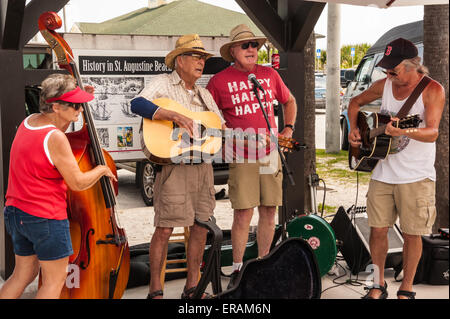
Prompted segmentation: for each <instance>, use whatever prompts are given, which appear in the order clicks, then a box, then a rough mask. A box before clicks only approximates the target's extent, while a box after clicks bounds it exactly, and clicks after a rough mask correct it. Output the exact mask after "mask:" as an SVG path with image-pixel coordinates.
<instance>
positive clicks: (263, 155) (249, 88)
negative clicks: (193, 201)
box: [207, 24, 297, 288]
mask: <svg viewBox="0 0 450 319" xmlns="http://www.w3.org/2000/svg"><path fill="white" fill-rule="evenodd" d="M265 41H266V38H265V37H258V36H255V34H254V33H253V32H252V31H251V30H250V28H249V27H248V26H247V25H244V24H240V25H238V26H236V27H234V28H233V29H232V30H231V32H230V38H229V42H227V43H225V44H224V45H223V46H222V47H221V48H220V54H221V55H222V57H223V58H224V59H225V60H226V61H228V62H234V64H232V65H231V66H229V67H228V68H226V69H225V70H223V71H222V72H219V73H217V74H216V75H215V76H214V77H212V78H211V80H210V82H209V83H208V86H207V89H208V90H209V91H210V92H211V94H212V96H213V97H214V100H215V101H216V103H217V105H218V106H219V109H220V110H221V111H222V113H223V116H224V118H225V120H226V126H227V127H229V128H233V129H242V130H245V132H248V133H262V134H264V135H265V136H266V135H267V134H269V129H268V126H267V123H266V121H265V118H264V115H263V113H262V110H261V109H260V104H259V103H258V100H257V97H256V95H255V93H254V92H253V83H252V82H251V81H250V80H249V75H250V74H254V75H255V77H256V79H257V80H258V82H259V83H260V84H261V86H262V88H263V89H264V91H262V90H260V91H259V92H258V94H259V97H260V99H261V101H262V104H263V107H264V109H265V111H266V112H267V115H268V118H269V121H270V127H271V128H272V129H273V131H272V132H273V133H274V135H278V130H277V125H276V121H275V116H274V109H273V104H274V101H275V100H277V101H278V102H279V103H280V104H282V105H284V119H285V123H286V125H285V127H284V128H283V130H282V131H281V133H280V134H279V135H282V136H285V137H292V133H293V131H294V124H295V119H296V114H297V104H296V102H295V98H294V97H293V95H292V94H291V93H290V91H289V89H288V88H287V87H286V85H285V84H284V83H283V81H282V79H281V77H280V76H279V74H278V73H277V72H276V71H275V70H274V69H272V68H270V67H265V66H261V65H258V64H257V61H258V50H259V49H260V48H261V46H262V45H263V44H264V43H265ZM270 146H271V147H266V148H262V149H261V148H259V149H255V148H253V149H252V148H251V147H250V144H249V145H245V146H243V147H241V149H238V148H236V149H235V152H236V153H239V151H241V154H243V158H244V160H243V161H242V160H239V158H237V160H236V161H235V163H230V170H229V180H228V185H229V197H230V201H231V204H232V207H233V209H234V218H233V225H232V230H231V240H232V246H233V271H232V276H231V280H230V284H229V286H228V287H229V288H230V287H232V286H233V284H234V283H235V279H236V277H237V274H238V273H239V270H240V269H241V267H242V261H243V256H244V252H245V247H246V243H247V238H248V231H249V225H250V221H251V219H252V216H253V210H254V208H255V207H258V212H259V220H258V234H257V242H258V254H259V256H260V257H262V256H265V255H267V254H268V252H269V250H270V246H271V243H272V240H273V235H274V231H275V220H274V219H275V213H276V207H277V206H280V205H282V178H283V173H282V168H281V161H280V158H279V156H278V152H277V149H276V147H275V145H274V144H273V143H272V145H270ZM242 162H244V163H242ZM267 162H269V164H267ZM267 165H268V166H270V167H271V169H267V168H268V167H267Z"/></svg>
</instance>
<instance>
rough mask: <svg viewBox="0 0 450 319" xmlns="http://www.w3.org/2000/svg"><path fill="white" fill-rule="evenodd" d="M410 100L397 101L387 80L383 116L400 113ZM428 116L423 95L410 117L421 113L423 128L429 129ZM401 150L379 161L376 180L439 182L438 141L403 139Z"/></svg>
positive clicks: (382, 103)
mask: <svg viewBox="0 0 450 319" xmlns="http://www.w3.org/2000/svg"><path fill="white" fill-rule="evenodd" d="M406 99H407V98H406ZM406 99H404V100H401V101H399V100H397V99H395V97H394V95H393V93H392V81H390V80H389V79H386V83H385V85H384V91H383V97H382V102H381V110H380V113H382V114H389V115H395V114H397V112H398V111H400V108H401V107H402V106H403V104H404V103H405V102H406ZM424 113H425V107H424V105H423V97H422V94H420V96H419V98H418V99H417V100H416V102H415V103H414V104H413V106H412V108H411V110H410V111H409V114H419V115H420V118H421V119H422V123H420V125H419V127H425V116H424ZM398 148H399V150H398V151H399V152H398V153H395V154H390V155H388V156H387V157H386V159H384V160H380V161H378V164H377V165H376V166H375V169H374V170H373V173H372V179H374V180H377V181H381V182H384V183H389V184H406V183H413V182H417V181H420V180H423V179H425V178H429V179H431V180H433V181H436V170H435V169H434V160H435V157H436V144H435V143H434V142H433V143H425V142H419V141H416V140H414V139H411V138H409V137H406V136H402V137H401V140H400V143H399V145H398Z"/></svg>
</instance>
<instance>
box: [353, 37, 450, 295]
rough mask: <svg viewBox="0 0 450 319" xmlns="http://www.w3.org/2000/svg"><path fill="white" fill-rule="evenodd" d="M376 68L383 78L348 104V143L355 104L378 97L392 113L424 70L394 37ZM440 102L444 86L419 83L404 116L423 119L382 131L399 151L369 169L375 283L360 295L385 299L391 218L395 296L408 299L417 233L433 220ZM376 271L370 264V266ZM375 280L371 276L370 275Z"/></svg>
mask: <svg viewBox="0 0 450 319" xmlns="http://www.w3.org/2000/svg"><path fill="white" fill-rule="evenodd" d="M377 66H379V67H381V68H384V69H386V74H387V77H386V78H384V79H381V80H379V81H376V82H375V83H373V85H372V86H371V87H370V88H368V89H367V90H366V91H364V92H363V93H361V94H360V95H358V96H356V97H354V98H353V99H352V100H351V101H350V104H349V108H348V114H349V118H350V133H349V136H348V139H349V142H350V144H351V146H352V147H359V146H360V145H361V136H360V131H359V128H358V127H357V115H358V112H359V110H360V107H361V106H363V105H366V104H368V103H370V102H372V101H374V100H376V99H379V98H382V105H381V110H380V112H381V113H385V114H390V115H391V116H395V114H397V112H398V111H399V110H400V108H401V107H402V105H403V104H404V102H405V101H406V99H407V98H408V97H409V96H410V95H411V93H412V92H413V90H414V88H415V87H416V86H417V84H418V83H419V82H420V81H421V80H422V78H423V77H424V76H425V75H426V74H427V69H426V68H425V67H424V66H423V65H421V63H420V57H418V51H417V48H416V46H415V45H414V44H413V43H412V42H410V41H408V40H405V39H402V38H399V39H396V40H394V41H392V42H391V43H389V44H388V45H387V46H386V49H385V52H384V56H383V58H382V59H381V60H380V62H379V63H378V64H377ZM444 104H445V91H444V88H443V87H442V86H441V85H440V84H439V83H438V82H436V81H434V80H431V82H430V83H429V84H428V85H427V86H426V87H425V89H424V90H423V92H422V94H421V95H420V96H419V98H418V99H417V101H416V102H415V103H414V105H413V106H412V108H411V110H410V112H409V114H419V115H420V117H421V119H422V120H423V122H422V124H421V125H420V126H419V128H417V129H414V130H410V129H409V130H408V129H400V128H396V127H394V126H393V125H392V121H395V120H397V119H396V118H392V121H391V123H389V124H388V125H387V127H386V131H385V134H387V135H390V136H393V137H395V136H398V137H401V142H400V143H399V145H400V147H399V152H398V153H396V154H391V155H388V156H387V157H386V159H384V160H380V161H379V162H378V164H377V166H376V167H375V169H374V171H373V174H372V178H371V181H370V185H369V191H368V194H367V215H368V218H369V226H370V227H371V232H370V241H369V245H370V252H371V257H372V262H373V264H374V265H376V266H377V267H378V270H379V274H376V275H379V276H378V278H379V282H378V283H377V282H374V285H373V286H372V287H369V292H368V293H367V295H366V296H364V297H363V298H364V299H386V298H387V295H388V294H387V290H386V288H387V284H386V282H385V280H384V265H385V261H386V256H387V251H388V247H389V246H388V236H387V234H388V229H389V227H392V226H393V225H394V223H395V222H396V220H397V217H398V218H399V221H400V228H401V230H402V233H403V239H404V246H403V273H404V277H403V280H402V284H401V286H400V288H399V290H398V291H397V296H398V298H399V299H414V297H415V292H413V290H412V288H413V287H412V286H413V281H414V276H415V273H416V269H417V265H418V263H419V260H420V257H421V255H422V238H421V235H425V234H429V233H431V232H432V226H433V223H434V220H435V218H436V208H435V180H436V172H435V169H434V159H435V152H436V146H435V141H436V139H437V137H438V135H439V131H438V128H439V122H440V120H441V115H442V111H443V109H444ZM375 269H376V268H375ZM375 278H377V276H375Z"/></svg>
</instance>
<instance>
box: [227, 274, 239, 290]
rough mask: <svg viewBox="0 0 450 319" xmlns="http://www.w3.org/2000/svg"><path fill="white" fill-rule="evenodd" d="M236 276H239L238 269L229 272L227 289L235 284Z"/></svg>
mask: <svg viewBox="0 0 450 319" xmlns="http://www.w3.org/2000/svg"><path fill="white" fill-rule="evenodd" d="M238 277H239V270H235V271H233V272H232V273H231V276H230V282H229V283H228V286H227V289H231V288H233V287H234V286H235V285H236V284H237V278H238Z"/></svg>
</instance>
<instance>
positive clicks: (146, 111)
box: [131, 34, 224, 299]
mask: <svg viewBox="0 0 450 319" xmlns="http://www.w3.org/2000/svg"><path fill="white" fill-rule="evenodd" d="M211 56H212V54H210V53H208V52H206V51H205V49H204V47H203V43H202V41H201V40H200V37H199V36H198V35H197V34H188V35H184V36H181V37H180V38H179V39H178V40H177V42H176V45H175V49H174V50H172V51H171V52H169V53H168V54H167V56H166V59H165V63H166V65H167V66H168V67H169V68H171V69H173V70H174V71H173V72H172V73H170V74H160V75H157V76H155V77H154V78H153V79H152V81H151V82H150V83H149V85H147V86H146V87H145V88H144V90H143V91H142V92H141V93H140V94H139V96H138V97H136V98H135V99H133V100H132V101H131V110H132V111H133V112H134V113H136V114H139V115H141V116H142V117H146V118H150V119H153V120H168V121H172V122H175V123H176V124H178V126H179V127H180V128H184V129H186V130H187V131H188V132H189V134H190V135H191V136H193V132H194V123H193V120H192V119H190V118H188V117H186V116H184V115H181V114H179V113H176V112H173V111H169V110H166V109H163V108H160V107H158V106H157V105H155V104H154V103H152V102H151V101H153V100H155V99H157V98H162V97H166V98H170V99H172V100H175V101H176V102H178V103H180V104H181V105H183V106H184V107H186V108H187V109H189V110H191V111H194V112H198V111H213V112H215V113H216V114H218V115H219V116H220V118H221V119H222V115H221V113H220V111H219V109H218V108H217V105H216V103H215V102H214V100H213V98H212V96H211V94H210V93H209V92H208V90H206V89H204V88H202V87H199V86H197V85H196V84H195V83H196V81H197V80H198V79H199V78H200V77H201V76H202V74H203V68H204V67H205V61H206V60H207V59H208V58H210V57H211ZM223 122H224V121H223V119H222V123H223ZM214 194H215V192H214V176H213V169H212V165H211V164H208V163H204V162H202V163H199V164H184V163H181V164H176V165H175V164H174V165H165V166H162V170H161V171H160V172H158V173H157V175H156V180H155V186H154V199H153V203H154V209H155V218H154V224H155V227H156V228H155V232H154V234H153V236H152V240H151V243H150V275H151V280H150V286H149V294H148V296H147V298H148V299H153V298H162V296H163V290H162V286H161V283H160V274H161V270H162V269H161V268H162V263H163V261H164V259H165V258H166V256H167V246H168V240H169V237H170V235H171V234H172V231H173V228H174V227H186V226H190V237H189V243H188V250H187V268H188V273H187V278H186V285H185V287H184V291H183V293H182V295H181V297H182V298H186V299H189V298H190V297H191V296H192V294H193V293H194V291H195V287H196V285H197V282H198V273H199V267H200V264H201V262H202V257H203V252H204V249H205V242H206V233H207V230H206V229H204V228H202V227H200V226H198V225H196V224H195V223H194V219H195V218H197V219H199V220H201V221H207V220H208V219H209V217H210V216H212V215H213V211H214V207H215V198H214Z"/></svg>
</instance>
